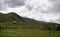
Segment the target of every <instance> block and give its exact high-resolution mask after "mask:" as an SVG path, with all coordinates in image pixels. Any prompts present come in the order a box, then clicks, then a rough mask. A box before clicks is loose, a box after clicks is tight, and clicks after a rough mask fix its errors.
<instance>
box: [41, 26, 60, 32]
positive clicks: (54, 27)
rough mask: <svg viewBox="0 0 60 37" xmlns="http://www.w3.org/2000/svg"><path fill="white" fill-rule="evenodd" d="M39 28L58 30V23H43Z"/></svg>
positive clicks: (59, 29)
mask: <svg viewBox="0 0 60 37" xmlns="http://www.w3.org/2000/svg"><path fill="white" fill-rule="evenodd" d="M41 30H56V31H60V25H44V26H41Z"/></svg>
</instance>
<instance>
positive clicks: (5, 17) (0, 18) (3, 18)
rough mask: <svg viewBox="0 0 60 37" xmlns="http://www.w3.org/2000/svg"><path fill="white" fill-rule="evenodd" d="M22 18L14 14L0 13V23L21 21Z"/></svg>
mask: <svg viewBox="0 0 60 37" xmlns="http://www.w3.org/2000/svg"><path fill="white" fill-rule="evenodd" d="M21 20H22V17H20V16H19V15H17V14H16V13H13V12H10V13H8V14H2V13H0V22H10V21H21Z"/></svg>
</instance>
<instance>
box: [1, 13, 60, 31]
mask: <svg viewBox="0 0 60 37" xmlns="http://www.w3.org/2000/svg"><path fill="white" fill-rule="evenodd" d="M1 24H3V25H6V26H7V25H19V26H32V27H34V26H35V27H38V28H40V29H41V30H60V24H57V23H52V22H43V21H37V20H34V19H29V18H25V17H21V16H19V15H17V14H16V13H14V12H10V13H8V14H3V13H0V27H1Z"/></svg>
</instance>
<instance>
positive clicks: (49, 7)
mask: <svg viewBox="0 0 60 37" xmlns="http://www.w3.org/2000/svg"><path fill="white" fill-rule="evenodd" d="M56 1H57V0H56ZM56 1H55V2H56ZM55 2H54V1H52V0H51V1H48V0H26V1H25V5H24V6H20V5H18V6H17V7H13V8H12V7H9V6H6V9H5V10H4V12H3V13H7V12H11V11H13V12H16V13H17V14H19V15H20V16H22V17H28V18H33V19H35V20H40V21H47V22H52V21H51V20H56V19H58V18H60V12H59V10H58V9H59V5H58V6H55V5H57V4H59V3H58V1H57V3H55ZM4 5H5V4H3V6H4ZM55 7H56V8H55ZM57 7H58V8H57ZM3 9H4V7H3ZM54 10H58V11H54ZM2 11H3V10H2ZM56 21H57V20H56Z"/></svg>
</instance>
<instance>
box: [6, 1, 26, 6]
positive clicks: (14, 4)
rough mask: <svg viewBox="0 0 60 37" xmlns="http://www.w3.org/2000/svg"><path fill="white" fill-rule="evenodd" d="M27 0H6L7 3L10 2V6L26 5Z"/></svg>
mask: <svg viewBox="0 0 60 37" xmlns="http://www.w3.org/2000/svg"><path fill="white" fill-rule="evenodd" d="M24 2H25V0H6V1H5V4H8V6H10V7H17V6H23V5H25V3H24Z"/></svg>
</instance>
